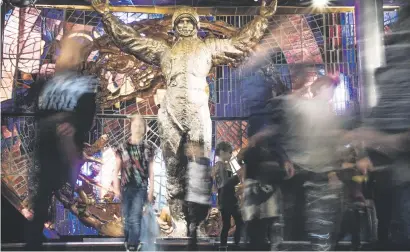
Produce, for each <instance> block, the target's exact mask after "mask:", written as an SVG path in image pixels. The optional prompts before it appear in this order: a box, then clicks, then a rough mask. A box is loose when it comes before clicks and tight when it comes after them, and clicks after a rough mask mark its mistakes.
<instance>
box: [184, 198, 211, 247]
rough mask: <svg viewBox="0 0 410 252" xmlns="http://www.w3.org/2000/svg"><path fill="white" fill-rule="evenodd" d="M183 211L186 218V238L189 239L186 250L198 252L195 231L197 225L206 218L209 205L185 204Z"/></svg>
mask: <svg viewBox="0 0 410 252" xmlns="http://www.w3.org/2000/svg"><path fill="white" fill-rule="evenodd" d="M184 211H185V216H186V218H187V227H188V228H187V236H188V238H189V240H188V247H187V250H198V238H197V235H198V234H197V229H198V226H199V224H200V223H201V222H202V221H204V220H205V218H206V216H208V211H209V205H203V204H198V203H195V202H186V203H185V206H184Z"/></svg>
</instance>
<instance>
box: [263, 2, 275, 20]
mask: <svg viewBox="0 0 410 252" xmlns="http://www.w3.org/2000/svg"><path fill="white" fill-rule="evenodd" d="M277 7H278V0H272V2H271V3H270V4H269V5H268V6H266V0H263V1H262V6H261V10H260V15H261V16H262V17H265V18H269V17H271V16H273V14H275V13H276V9H277Z"/></svg>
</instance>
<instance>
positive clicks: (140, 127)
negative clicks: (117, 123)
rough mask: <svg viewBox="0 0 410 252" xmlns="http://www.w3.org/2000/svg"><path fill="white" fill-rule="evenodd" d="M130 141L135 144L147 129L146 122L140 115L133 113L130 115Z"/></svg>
mask: <svg viewBox="0 0 410 252" xmlns="http://www.w3.org/2000/svg"><path fill="white" fill-rule="evenodd" d="M130 130H131V143H133V144H137V143H138V142H139V141H141V139H142V138H143V137H144V135H145V133H146V131H147V123H146V122H145V120H144V118H142V116H141V115H138V114H135V115H132V117H131V125H130Z"/></svg>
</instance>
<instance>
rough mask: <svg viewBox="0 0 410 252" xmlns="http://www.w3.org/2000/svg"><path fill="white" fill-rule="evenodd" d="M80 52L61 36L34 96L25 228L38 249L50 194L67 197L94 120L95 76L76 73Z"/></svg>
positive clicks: (28, 246) (29, 244)
mask: <svg viewBox="0 0 410 252" xmlns="http://www.w3.org/2000/svg"><path fill="white" fill-rule="evenodd" d="M82 57H83V51H82V47H81V45H80V44H78V43H77V42H76V41H74V40H72V39H64V40H62V42H61V52H60V57H59V58H58V59H57V62H56V73H55V76H54V77H53V78H51V79H50V80H49V81H47V82H45V83H44V85H43V86H42V87H41V91H40V92H39V96H38V98H37V100H36V122H37V127H36V130H37V134H36V144H37V148H36V150H35V170H34V173H33V174H30V176H32V177H33V178H34V183H33V186H32V188H31V189H32V191H33V193H34V195H33V197H32V203H33V210H34V217H33V220H32V221H31V222H30V224H29V226H28V228H27V229H26V231H27V244H26V249H27V250H41V249H42V247H41V245H42V241H43V238H44V237H43V236H42V234H43V227H44V223H45V222H46V220H47V218H48V208H49V205H50V200H51V197H52V194H53V192H56V193H60V194H61V195H60V197H63V196H64V195H65V196H67V198H68V199H72V195H73V188H74V186H75V183H76V180H77V176H78V174H79V171H80V169H81V166H82V165H83V163H84V159H83V148H84V142H85V141H86V139H87V138H86V134H87V133H88V131H89V130H90V129H91V128H92V125H93V122H94V116H95V113H96V92H97V87H98V81H97V79H96V78H94V77H92V76H83V75H80V74H79V73H78V69H79V66H80V65H81V63H82V62H83V58H82ZM67 181H69V182H68V183H67ZM61 186H63V189H62V190H61V191H59V189H60V188H61Z"/></svg>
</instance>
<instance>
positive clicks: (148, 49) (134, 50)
mask: <svg viewBox="0 0 410 252" xmlns="http://www.w3.org/2000/svg"><path fill="white" fill-rule="evenodd" d="M92 5H93V7H94V9H95V10H96V11H97V12H98V13H100V14H101V15H102V22H103V24H104V29H105V31H106V33H108V35H109V36H110V38H111V40H112V41H113V42H114V44H115V45H116V46H117V47H118V48H120V49H121V50H122V51H123V52H125V53H127V54H130V55H132V56H134V57H135V58H137V59H138V60H140V61H142V62H145V63H147V64H149V65H153V66H157V67H159V68H160V70H161V72H162V74H163V76H164V79H165V84H166V89H167V90H166V93H165V96H164V98H163V100H162V101H161V107H160V109H159V111H158V122H159V126H160V127H159V129H160V137H161V149H162V155H163V157H164V160H165V162H166V167H167V193H168V204H169V208H170V212H171V216H172V217H173V218H174V220H175V224H176V228H177V230H178V231H177V234H176V235H185V232H186V231H185V230H186V225H185V218H184V216H183V211H182V204H183V201H184V197H185V172H186V167H184V159H185V157H184V155H183V153H181V152H182V151H183V148H181V146H183V144H184V143H183V141H190V142H197V143H200V144H201V145H202V147H203V149H204V150H205V155H208V156H209V154H210V150H211V144H212V141H211V138H212V124H211V118H210V111H209V107H208V98H209V92H207V91H208V83H207V81H206V77H207V76H208V74H209V72H210V70H211V68H212V67H213V66H217V65H221V64H229V65H234V66H236V65H238V64H239V63H240V62H241V61H242V60H243V59H244V58H246V56H247V55H248V54H249V53H250V52H251V50H252V49H253V48H254V47H255V46H256V45H257V44H258V43H259V41H260V40H261V39H262V37H263V35H264V33H265V31H266V29H267V27H268V18H270V17H271V16H272V15H273V14H274V13H275V12H276V7H277V0H274V1H272V3H271V4H270V5H266V2H265V1H262V7H261V8H260V14H259V15H258V16H256V17H255V18H254V19H253V20H252V21H251V22H249V23H248V24H247V25H246V26H245V27H243V28H242V29H241V30H239V31H238V32H237V33H236V34H234V35H233V36H232V37H231V38H229V39H220V38H206V39H201V38H200V37H198V30H199V28H200V19H199V16H198V14H197V13H196V11H195V9H194V8H191V7H181V8H179V9H178V10H176V11H175V13H174V15H173V17H172V22H171V25H172V28H173V30H174V31H175V34H176V39H175V40H174V41H173V43H170V42H169V41H167V40H165V39H163V38H162V37H160V36H158V37H149V36H146V35H145V34H144V33H141V32H137V31H136V30H135V29H133V27H131V26H129V25H126V24H124V23H123V22H122V21H120V20H119V19H118V18H117V17H115V16H114V15H113V14H111V13H110V12H109V1H105V3H104V2H101V1H100V0H93V1H92Z"/></svg>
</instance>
